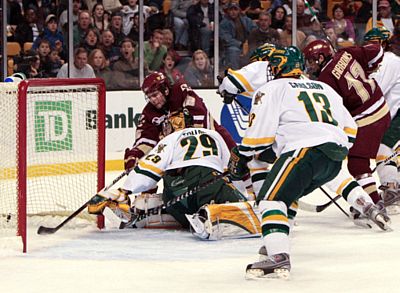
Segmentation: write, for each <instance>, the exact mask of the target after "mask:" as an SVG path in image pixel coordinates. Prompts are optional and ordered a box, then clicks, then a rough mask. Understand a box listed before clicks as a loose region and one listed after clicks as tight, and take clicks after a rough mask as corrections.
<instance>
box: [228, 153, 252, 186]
mask: <svg viewBox="0 0 400 293" xmlns="http://www.w3.org/2000/svg"><path fill="white" fill-rule="evenodd" d="M250 160H251V158H249V157H246V156H244V155H242V154H241V153H240V152H239V150H238V147H237V146H235V147H234V148H233V149H232V150H231V157H230V158H229V163H228V170H229V173H230V174H231V178H232V180H241V179H243V178H244V177H245V176H246V175H248V174H249V173H250V170H249V167H247V163H248V162H249V161H250Z"/></svg>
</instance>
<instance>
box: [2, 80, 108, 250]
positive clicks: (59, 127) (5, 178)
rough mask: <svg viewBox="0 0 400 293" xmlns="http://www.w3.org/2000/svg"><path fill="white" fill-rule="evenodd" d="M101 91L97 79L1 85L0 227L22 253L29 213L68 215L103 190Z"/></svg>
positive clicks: (103, 109) (102, 99)
mask: <svg viewBox="0 0 400 293" xmlns="http://www.w3.org/2000/svg"><path fill="white" fill-rule="evenodd" d="M105 96H106V92H105V85H104V81H103V80H102V79H99V78H87V79H32V80H25V81H22V82H20V83H19V84H17V83H1V84H0V109H1V110H2V112H5V113H6V115H3V118H0V124H1V125H2V130H1V137H0V154H1V157H0V182H1V185H0V216H2V217H0V221H2V222H3V223H1V222H0V228H1V227H2V226H6V227H7V228H10V227H11V228H12V227H13V226H15V229H16V234H17V235H18V236H21V237H22V242H23V251H24V252H26V250H27V219H28V218H29V216H31V215H32V216H33V215H41V216H46V215H60V216H68V215H69V213H71V212H73V211H74V210H76V209H77V208H79V207H80V206H81V205H82V204H83V203H84V202H86V201H87V200H88V199H89V198H90V197H91V196H93V195H94V194H95V193H96V192H97V191H98V190H100V189H102V188H103V187H104V176H105ZM7 105H8V109H7ZM43 218H45V217H43ZM41 223H43V222H40V221H39V223H37V224H36V225H37V226H38V225H39V224H41ZM97 224H98V226H99V227H102V226H103V225H104V220H103V218H99V219H98V223H97ZM37 226H36V228H37Z"/></svg>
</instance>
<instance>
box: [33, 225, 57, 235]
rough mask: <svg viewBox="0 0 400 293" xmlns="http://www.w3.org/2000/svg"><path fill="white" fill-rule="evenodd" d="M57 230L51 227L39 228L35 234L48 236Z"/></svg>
mask: <svg viewBox="0 0 400 293" xmlns="http://www.w3.org/2000/svg"><path fill="white" fill-rule="evenodd" d="M57 230H58V229H57V227H55V228H51V227H44V226H40V227H39V229H38V231H37V233H38V234H39V235H48V234H53V233H55V232H56V231H57Z"/></svg>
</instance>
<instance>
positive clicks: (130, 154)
mask: <svg viewBox="0 0 400 293" xmlns="http://www.w3.org/2000/svg"><path fill="white" fill-rule="evenodd" d="M137 155H138V154H137V152H136V150H135V149H129V148H126V149H125V155H124V168H125V170H130V169H133V168H135V167H136V165H137V163H138V162H139V157H138V156H137Z"/></svg>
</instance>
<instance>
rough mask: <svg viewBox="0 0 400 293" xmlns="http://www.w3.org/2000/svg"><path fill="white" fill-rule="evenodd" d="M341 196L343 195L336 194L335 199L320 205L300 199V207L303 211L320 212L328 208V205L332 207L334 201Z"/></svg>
mask: <svg viewBox="0 0 400 293" xmlns="http://www.w3.org/2000/svg"><path fill="white" fill-rule="evenodd" d="M341 197H342V196H341V195H336V196H335V198H333V200H330V201H329V202H327V203H324V204H320V205H315V204H311V203H307V202H304V201H301V200H299V208H300V209H302V210H303V211H308V212H314V213H320V212H322V211H324V210H326V209H327V208H328V207H330V206H331V205H332V204H333V202H334V201H337V200H338V199H339V198H341Z"/></svg>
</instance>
